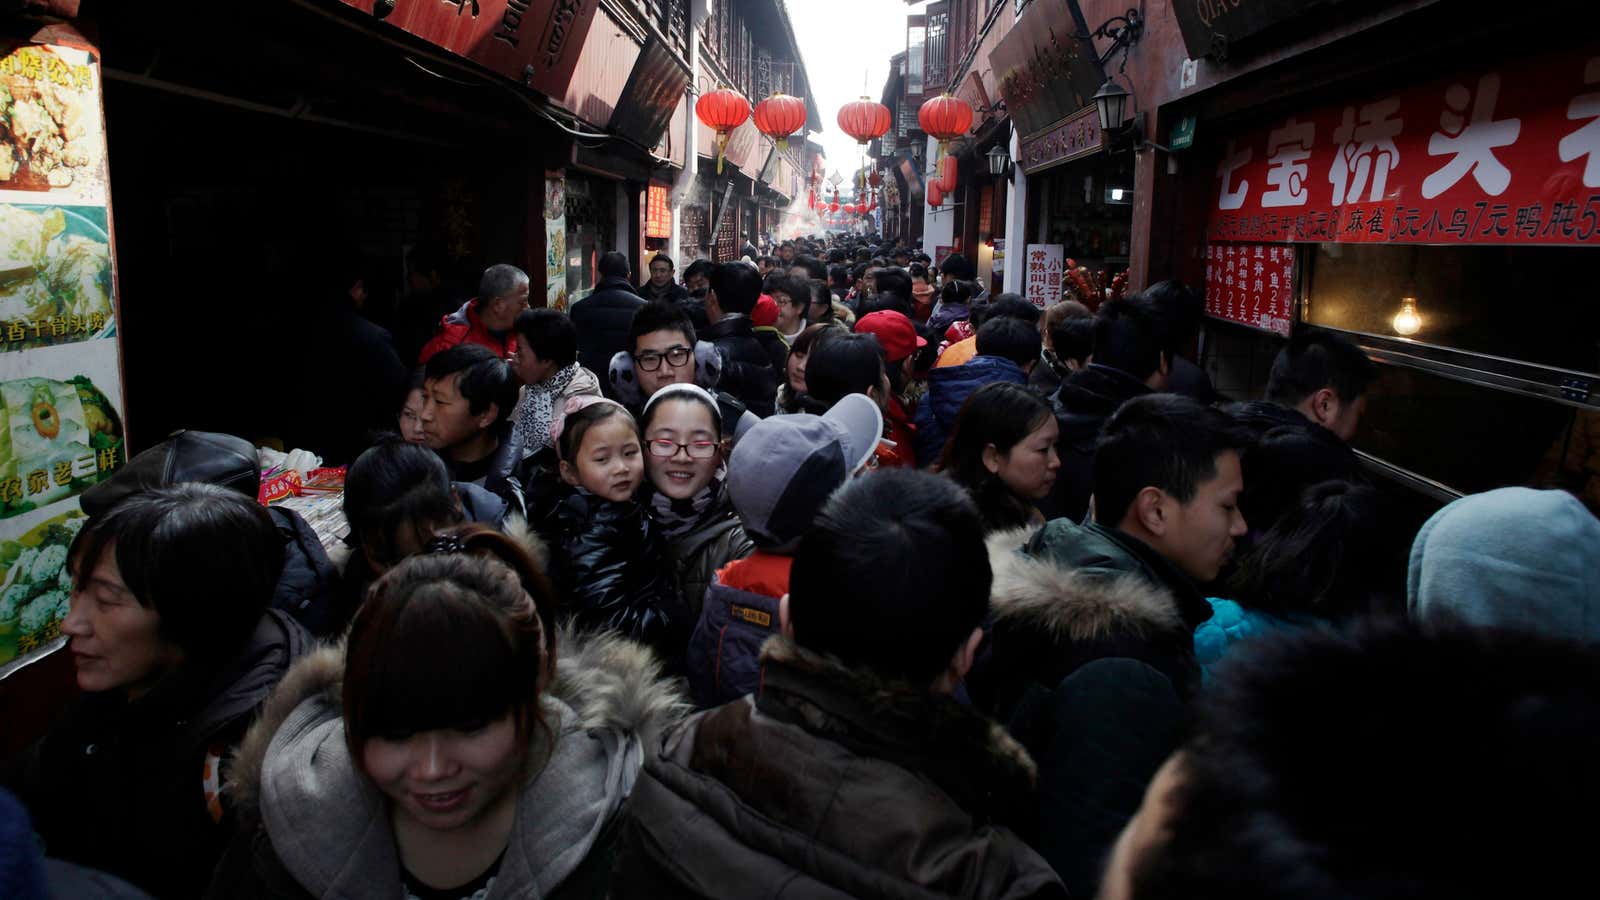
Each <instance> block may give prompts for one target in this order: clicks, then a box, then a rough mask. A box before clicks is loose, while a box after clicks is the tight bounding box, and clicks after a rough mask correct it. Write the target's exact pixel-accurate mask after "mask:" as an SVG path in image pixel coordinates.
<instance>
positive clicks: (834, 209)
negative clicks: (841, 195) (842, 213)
mask: <svg viewBox="0 0 1600 900" xmlns="http://www.w3.org/2000/svg"><path fill="white" fill-rule="evenodd" d="M838 211H839V201H838V200H834V201H833V202H832V203H829V204H828V212H831V213H836V212H838Z"/></svg>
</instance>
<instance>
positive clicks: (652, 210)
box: [644, 184, 672, 238]
mask: <svg viewBox="0 0 1600 900" xmlns="http://www.w3.org/2000/svg"><path fill="white" fill-rule="evenodd" d="M669 190H670V188H668V187H667V186H666V185H664V184H652V185H650V191H649V193H648V194H647V195H646V200H645V207H644V236H645V237H647V238H670V237H672V206H671V205H670V203H669V201H668V192H669Z"/></svg>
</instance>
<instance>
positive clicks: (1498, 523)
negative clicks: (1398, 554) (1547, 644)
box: [1406, 487, 1600, 644]
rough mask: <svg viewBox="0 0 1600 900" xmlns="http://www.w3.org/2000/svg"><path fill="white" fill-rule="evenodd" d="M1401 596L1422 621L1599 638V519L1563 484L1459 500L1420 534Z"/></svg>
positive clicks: (1595, 640)
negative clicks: (1550, 488)
mask: <svg viewBox="0 0 1600 900" xmlns="http://www.w3.org/2000/svg"><path fill="white" fill-rule="evenodd" d="M1508 536H1511V537H1509V539H1508ZM1406 601H1407V607H1408V609H1409V610H1410V614H1411V616H1412V618H1414V619H1418V620H1420V621H1430V620H1437V619H1445V620H1451V619H1454V620H1459V621H1463V622H1465V623H1466V624H1468V625H1473V626H1478V627H1485V628H1515V629H1519V630H1523V631H1532V632H1534V633H1537V634H1546V635H1555V636H1559V637H1562V638H1567V639H1575V640H1579V641H1584V642H1587V643H1591V644H1600V520H1597V519H1596V518H1595V517H1594V516H1593V515H1592V514H1591V513H1590V512H1589V511H1588V509H1586V508H1585V507H1584V505H1583V503H1582V502H1580V501H1579V500H1578V499H1577V498H1576V497H1574V496H1572V495H1571V494H1569V493H1567V492H1565V491H1535V490H1532V489H1529V488H1520V487H1513V488H1500V489H1499V490H1494V491H1488V492H1486V493H1482V494H1472V495H1470V496H1467V497H1462V498H1461V499H1459V500H1457V501H1455V502H1453V503H1451V504H1450V505H1449V506H1446V507H1445V508H1444V509H1441V510H1439V511H1438V512H1437V513H1434V515H1433V517H1432V518H1430V519H1429V520H1428V521H1427V522H1426V523H1424V524H1423V526H1422V530H1420V531H1418V532H1417V539H1416V541H1415V542H1414V543H1413V544H1412V545H1411V563H1410V568H1409V570H1408V572H1407V575H1406Z"/></svg>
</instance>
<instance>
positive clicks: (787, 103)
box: [750, 92, 806, 150]
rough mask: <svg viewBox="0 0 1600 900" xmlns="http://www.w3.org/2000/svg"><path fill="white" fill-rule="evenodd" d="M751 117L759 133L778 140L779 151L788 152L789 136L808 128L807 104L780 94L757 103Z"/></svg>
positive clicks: (796, 98)
mask: <svg viewBox="0 0 1600 900" xmlns="http://www.w3.org/2000/svg"><path fill="white" fill-rule="evenodd" d="M750 115H751V118H753V119H755V122H756V129H757V130H758V131H760V132H761V133H762V134H764V135H766V136H767V137H769V138H772V139H774V140H776V141H777V142H778V149H779V150H787V149H789V135H791V134H794V133H795V132H796V131H799V130H800V129H802V128H804V127H805V126H806V102H805V101H804V100H801V99H800V98H799V97H793V96H790V95H788V94H785V93H782V92H779V93H776V94H773V95H772V96H771V97H768V98H767V99H765V100H763V101H761V102H760V103H757V104H756V108H755V110H754V111H752V112H751V114H750Z"/></svg>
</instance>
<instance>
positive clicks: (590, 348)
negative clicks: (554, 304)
mask: <svg viewBox="0 0 1600 900" xmlns="http://www.w3.org/2000/svg"><path fill="white" fill-rule="evenodd" d="M595 269H596V270H597V271H598V272H599V273H600V283H599V284H597V285H595V289H594V293H592V294H590V295H589V296H587V297H585V298H583V299H582V300H579V301H578V302H576V303H574V304H572V307H571V308H570V309H568V310H567V315H568V316H570V317H571V319H572V324H573V325H575V326H577V329H578V365H580V366H583V367H584V368H585V369H588V370H589V371H591V372H604V371H605V370H606V366H607V365H609V364H610V362H611V357H612V356H615V355H616V354H617V352H618V351H621V350H626V349H628V325H629V324H630V323H631V322H633V314H634V313H635V312H637V311H638V309H639V307H641V306H643V305H644V301H643V300H641V299H639V295H638V294H636V293H634V291H633V282H632V281H630V280H629V267H628V257H626V256H624V255H623V254H621V253H618V252H616V251H615V250H613V251H611V252H609V253H602V254H601V255H600V260H599V262H597V263H595Z"/></svg>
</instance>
